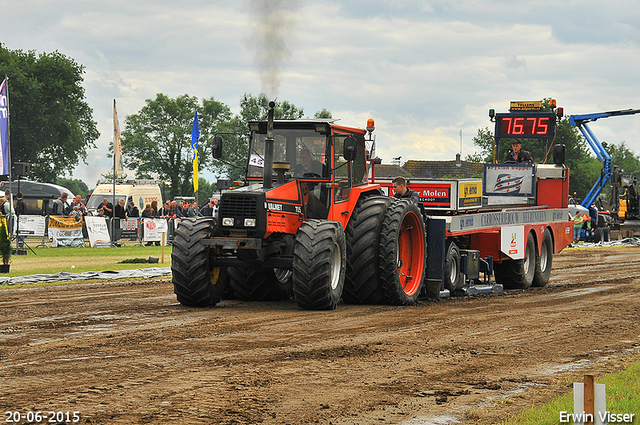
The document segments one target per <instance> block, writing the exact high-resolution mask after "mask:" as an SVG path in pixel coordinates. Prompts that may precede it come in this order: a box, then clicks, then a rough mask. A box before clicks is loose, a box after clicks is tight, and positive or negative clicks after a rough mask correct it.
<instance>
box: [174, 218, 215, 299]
mask: <svg viewBox="0 0 640 425" xmlns="http://www.w3.org/2000/svg"><path fill="white" fill-rule="evenodd" d="M214 226H215V220H214V219H213V218H208V217H207V218H190V219H183V220H181V221H180V225H179V226H178V228H177V229H176V231H175V234H174V237H173V242H172V250H171V272H172V277H171V281H172V282H173V292H174V293H175V294H176V297H177V299H178V302H180V304H182V305H186V306H195V307H203V306H213V305H216V304H217V303H219V302H220V299H221V298H222V295H223V293H224V291H225V289H226V286H227V269H226V267H218V268H217V273H216V271H215V270H214V268H213V267H211V258H210V255H211V252H210V248H209V247H208V246H206V245H203V244H202V243H200V239H202V238H209V237H211V234H212V232H213V228H214ZM216 274H217V280H216V281H215V282H214V281H212V278H213V276H215V275H216Z"/></svg>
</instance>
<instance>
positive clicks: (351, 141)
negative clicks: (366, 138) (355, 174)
mask: <svg viewBox="0 0 640 425" xmlns="http://www.w3.org/2000/svg"><path fill="white" fill-rule="evenodd" d="M357 142H358V141H357V140H356V138H355V137H353V136H349V137H347V138H345V139H344V149H343V152H342V156H343V157H344V159H345V160H347V161H353V160H354V159H356V143H357Z"/></svg>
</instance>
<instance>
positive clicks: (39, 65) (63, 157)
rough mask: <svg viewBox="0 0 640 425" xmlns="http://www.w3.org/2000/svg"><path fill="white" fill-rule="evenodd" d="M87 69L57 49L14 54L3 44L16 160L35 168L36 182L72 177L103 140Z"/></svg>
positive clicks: (1, 64) (0, 60)
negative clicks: (89, 95) (89, 91)
mask: <svg viewBox="0 0 640 425" xmlns="http://www.w3.org/2000/svg"><path fill="white" fill-rule="evenodd" d="M83 74H84V66H82V65H79V64H78V63H76V62H75V61H74V60H73V59H71V58H69V57H67V56H65V55H63V54H62V53H59V52H58V51H55V52H53V53H41V54H36V52H35V51H28V52H23V51H22V50H13V51H12V50H9V49H7V48H5V47H4V45H2V44H1V43H0V75H2V76H4V75H7V76H8V77H9V111H10V112H9V113H10V117H9V122H10V134H11V136H10V137H11V161H12V163H14V162H28V163H31V164H32V168H31V175H32V177H33V178H34V179H35V180H39V181H43V182H54V181H56V178H58V177H60V176H65V175H67V174H69V173H70V172H71V171H72V170H73V169H74V168H75V166H76V165H78V163H79V162H80V160H82V161H83V162H85V163H86V159H87V150H88V149H89V148H95V140H96V139H97V138H98V137H99V136H100V133H99V132H98V130H97V125H96V122H95V121H93V118H92V114H93V110H92V109H91V108H90V107H89V105H88V104H87V103H86V101H85V93H84V88H83V87H82V82H83V81H84V78H83Z"/></svg>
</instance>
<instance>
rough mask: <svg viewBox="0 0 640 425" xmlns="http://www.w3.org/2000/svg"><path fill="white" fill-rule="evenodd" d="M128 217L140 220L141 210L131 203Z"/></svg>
mask: <svg viewBox="0 0 640 425" xmlns="http://www.w3.org/2000/svg"><path fill="white" fill-rule="evenodd" d="M127 217H129V218H138V217H140V210H139V209H138V207H136V204H135V202H133V201H129V208H127Z"/></svg>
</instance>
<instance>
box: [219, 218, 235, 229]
mask: <svg viewBox="0 0 640 425" xmlns="http://www.w3.org/2000/svg"><path fill="white" fill-rule="evenodd" d="M233 223H234V220H233V217H224V218H223V219H222V225H223V226H228V227H231V226H233Z"/></svg>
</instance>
